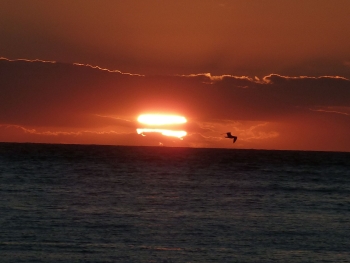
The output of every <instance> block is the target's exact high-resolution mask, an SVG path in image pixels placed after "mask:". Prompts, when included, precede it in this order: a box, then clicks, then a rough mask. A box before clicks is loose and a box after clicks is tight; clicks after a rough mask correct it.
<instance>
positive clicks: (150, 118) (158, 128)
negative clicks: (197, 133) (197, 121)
mask: <svg viewBox="0 0 350 263" xmlns="http://www.w3.org/2000/svg"><path fill="white" fill-rule="evenodd" d="M137 121H138V122H139V123H141V124H143V125H146V128H137V129H136V131H137V133H138V134H141V135H143V136H145V133H160V134H162V135H164V136H171V137H177V138H179V139H182V138H183V137H184V136H186V135H187V132H186V131H183V130H177V129H176V126H177V125H181V124H184V123H186V122H187V119H186V118H185V117H183V116H179V115H166V114H141V115H140V116H139V117H138V118H137ZM164 126H166V127H164ZM174 127H175V129H174Z"/></svg>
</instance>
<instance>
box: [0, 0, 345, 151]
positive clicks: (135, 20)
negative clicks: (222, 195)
mask: <svg viewBox="0 0 350 263" xmlns="http://www.w3.org/2000/svg"><path fill="white" fill-rule="evenodd" d="M349 14H350V1H348V0H337V1H329V0H303V1H301V0H293V1H280V0H265V1H260V0H250V1H243V0H240V1H238V0H237V1H236V0H230V1H229V0H227V1H225V0H222V1H220V0H191V1H182V0H177V1H171V0H143V1H136V0H129V1H118V0H99V1H93V0H75V1H71V0H69V1H68V0H60V1H46V0H31V1H27V0H11V1H10V0H0V39H1V41H0V58H1V59H0V94H1V96H0V141H2V142H40V143H81V144H111V145H141V146H143V145H164V146H176V147H205V148H207V147H209V148H210V147H213V148H243V149H279V150H316V151H350V139H349V134H350V49H349V43H350V30H349V28H350V16H349ZM145 113H158V114H176V115H180V116H184V117H186V119H187V123H185V124H181V125H178V126H180V127H178V126H176V127H175V126H174V127H170V128H171V129H183V130H185V131H186V132H187V136H184V137H183V138H182V139H179V138H176V137H168V136H164V135H161V134H158V133H150V134H147V135H146V136H142V135H140V134H138V133H137V132H136V129H137V128H141V127H140V124H139V123H138V122H137V117H138V116H139V115H140V114H145ZM229 131H230V132H232V134H233V135H236V136H238V140H237V141H236V142H235V143H234V144H233V143H232V140H230V139H225V138H224V137H225V133H226V132H229Z"/></svg>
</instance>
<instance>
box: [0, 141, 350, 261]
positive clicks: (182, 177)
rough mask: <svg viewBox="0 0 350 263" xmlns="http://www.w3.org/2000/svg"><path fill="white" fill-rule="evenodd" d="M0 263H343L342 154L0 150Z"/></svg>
mask: <svg viewBox="0 0 350 263" xmlns="http://www.w3.org/2000/svg"><path fill="white" fill-rule="evenodd" d="M0 194H1V196H0V198H1V199H0V262H350V252H349V251H350V153H334V152H333V153H327V152H298V151H260V150H227V149H191V148H166V147H117V146H91V145H90V146H84V145H45V144H7V143H2V144H0Z"/></svg>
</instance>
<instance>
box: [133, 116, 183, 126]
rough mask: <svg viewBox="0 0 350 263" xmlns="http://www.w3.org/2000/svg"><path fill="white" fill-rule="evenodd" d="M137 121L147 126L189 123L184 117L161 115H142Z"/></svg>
mask: <svg viewBox="0 0 350 263" xmlns="http://www.w3.org/2000/svg"><path fill="white" fill-rule="evenodd" d="M137 120H138V122H140V123H142V124H146V125H169V124H183V123H186V122H187V120H186V118H185V117H183V116H177V115H161V114H142V115H140V116H139V117H138V118H137Z"/></svg>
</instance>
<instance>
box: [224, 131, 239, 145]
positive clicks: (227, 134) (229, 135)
mask: <svg viewBox="0 0 350 263" xmlns="http://www.w3.org/2000/svg"><path fill="white" fill-rule="evenodd" d="M225 138H229V139H233V143H235V142H236V141H237V136H233V135H232V134H231V132H227V133H226V137H225Z"/></svg>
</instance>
